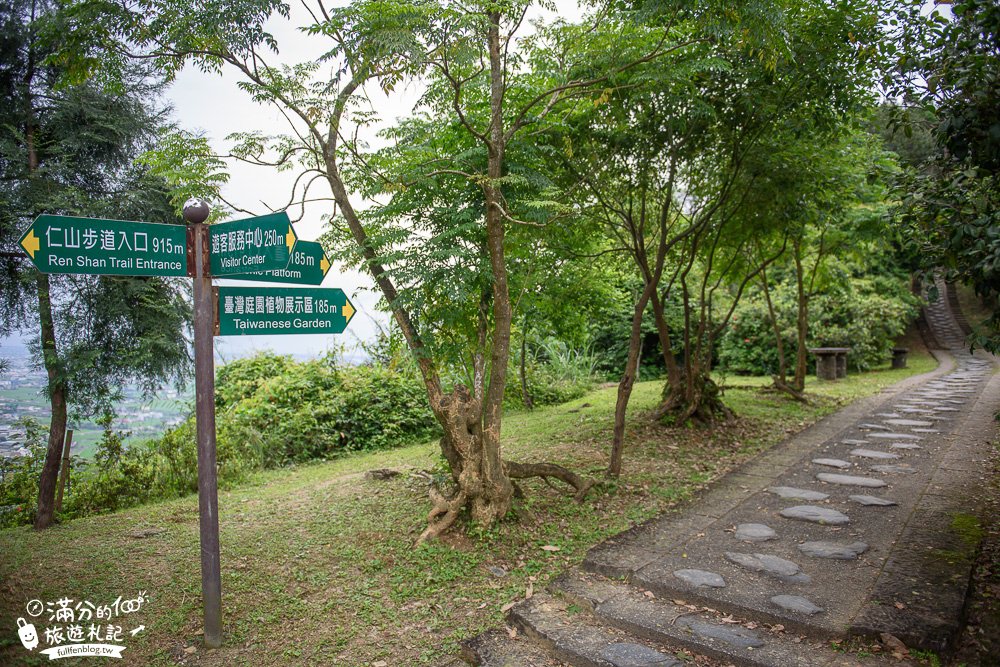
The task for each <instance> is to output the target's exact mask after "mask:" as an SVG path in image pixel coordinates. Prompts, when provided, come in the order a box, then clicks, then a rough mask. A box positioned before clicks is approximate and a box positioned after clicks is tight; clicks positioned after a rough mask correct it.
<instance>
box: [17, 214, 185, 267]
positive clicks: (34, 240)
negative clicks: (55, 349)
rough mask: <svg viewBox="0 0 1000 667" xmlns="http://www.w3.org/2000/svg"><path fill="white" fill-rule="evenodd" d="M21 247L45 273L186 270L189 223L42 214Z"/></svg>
mask: <svg viewBox="0 0 1000 667" xmlns="http://www.w3.org/2000/svg"><path fill="white" fill-rule="evenodd" d="M20 244H21V247H22V248H23V249H24V251H25V252H26V253H28V257H30V258H31V261H32V262H33V263H34V265H35V266H36V267H37V268H38V270H39V271H41V272H42V273H87V274H92V275H110V276H185V275H187V228H186V227H184V226H183V225H161V224H156V223H152V222H125V221H123V220H104V219H101V218H74V217H70V216H62V215H47V214H46V215H40V216H38V217H37V218H35V221H34V222H33V223H31V226H30V227H28V228H27V229H26V230H25V231H24V234H22V235H21V240H20Z"/></svg>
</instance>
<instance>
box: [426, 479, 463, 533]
mask: <svg viewBox="0 0 1000 667" xmlns="http://www.w3.org/2000/svg"><path fill="white" fill-rule="evenodd" d="M430 497H431V503H432V504H433V507H432V508H431V511H430V512H428V513H427V528H425V529H424V532H422V533H420V537H418V538H417V542H416V544H414V546H420V545H421V544H423V543H424V542H426V541H427V540H430V539H433V538H435V537H439V536H440V535H441V533H443V532H444V531H446V530H448V529H449V528H451V526H452V524H454V523H455V519H457V518H458V515H459V513H460V512H461V511H462V508H463V507H465V500H466V495H465V492H464V491H459V492H458V493H456V494H455V495H454V496H453V497H451V498H445V496H444V494H443V493H441V492H440V491H438V490H437V489H435V488H433V487H431V490H430Z"/></svg>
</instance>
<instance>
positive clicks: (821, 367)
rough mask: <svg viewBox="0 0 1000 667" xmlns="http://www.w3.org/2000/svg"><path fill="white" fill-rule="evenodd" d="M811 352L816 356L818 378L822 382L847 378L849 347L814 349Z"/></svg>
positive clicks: (810, 349)
mask: <svg viewBox="0 0 1000 667" xmlns="http://www.w3.org/2000/svg"><path fill="white" fill-rule="evenodd" d="M809 351H810V352H812V353H813V354H815V355H816V377H817V378H819V379H820V380H839V379H840V378H844V377H847V355H848V354H849V353H850V351H851V348H849V347H813V348H809Z"/></svg>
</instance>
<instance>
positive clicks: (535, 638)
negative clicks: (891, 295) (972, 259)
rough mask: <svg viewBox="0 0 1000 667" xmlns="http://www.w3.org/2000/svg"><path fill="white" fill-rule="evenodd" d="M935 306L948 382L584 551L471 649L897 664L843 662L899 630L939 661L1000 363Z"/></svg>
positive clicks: (910, 394)
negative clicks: (842, 646)
mask: <svg viewBox="0 0 1000 667" xmlns="http://www.w3.org/2000/svg"><path fill="white" fill-rule="evenodd" d="M939 290H940V292H941V294H940V297H939V299H938V300H937V302H936V303H934V304H931V305H930V306H928V307H927V308H926V309H925V317H926V320H927V322H928V324H929V325H930V327H931V329H932V330H933V333H934V337H935V338H936V339H937V341H938V342H939V344H941V345H944V346H947V347H948V350H947V351H937V352H936V354H937V356H938V357H939V359H940V360H941V362H942V363H941V365H940V366H939V368H938V369H937V370H936V371H934V372H932V373H929V374H927V375H923V376H919V377H915V378H910V379H909V380H906V381H904V382H902V383H900V384H897V385H896V386H894V387H892V388H890V389H889V390H887V391H885V392H883V393H882V394H880V395H879V396H876V397H873V398H871V399H867V400H864V401H861V402H859V403H856V404H854V405H852V406H850V407H849V408H847V409H845V410H843V411H841V412H839V413H837V414H836V415H833V416H831V417H829V418H827V419H825V420H823V421H822V422H820V423H819V424H817V425H815V426H814V427H812V428H810V429H808V430H807V431H805V432H804V433H802V434H800V435H798V436H796V437H795V438H793V439H791V440H789V441H788V442H786V443H783V444H782V445H780V446H778V447H777V448H775V449H773V450H771V451H769V452H767V453H765V454H763V455H762V456H759V457H757V458H756V459H754V460H753V461H750V462H749V463H748V464H747V465H745V466H743V467H742V468H741V469H739V470H738V471H736V472H735V473H732V474H730V475H728V476H727V477H726V478H725V479H723V480H721V482H720V483H719V484H717V485H715V486H714V487H713V489H711V490H710V491H709V492H708V493H706V494H705V495H703V496H702V497H700V498H699V499H698V500H696V501H694V502H693V503H691V504H690V506H689V507H688V508H687V509H686V510H685V511H683V512H682V513H680V514H674V515H668V516H664V517H661V518H659V519H655V520H653V521H650V522H647V523H645V524H643V525H641V526H638V527H636V528H634V529H632V530H630V531H627V532H625V533H623V534H621V535H619V536H617V537H615V538H612V539H611V540H608V541H607V542H605V543H603V544H601V545H598V546H597V547H595V548H594V549H592V550H591V551H590V553H589V554H588V556H587V558H586V560H585V562H584V564H583V566H582V567H581V568H578V569H574V570H571V571H569V572H567V573H565V574H563V575H562V576H561V577H559V578H558V579H557V580H556V581H555V582H554V583H553V585H552V586H551V587H550V589H551V591H550V593H547V594H539V595H536V596H535V597H533V598H532V599H531V600H527V601H525V602H523V603H521V604H519V605H517V606H515V607H514V608H513V609H511V611H510V613H509V622H510V623H511V625H512V626H513V627H515V628H517V629H518V631H519V632H518V633H517V635H516V636H515V637H514V638H512V637H511V636H510V634H509V633H508V632H503V631H498V632H492V633H487V634H485V635H482V636H480V637H478V638H476V639H475V640H472V641H470V642H468V643H467V645H466V650H465V656H464V657H465V658H466V659H467V660H468V661H469V662H471V663H473V664H481V665H488V666H497V667H499V666H505V667H517V666H521V665H524V666H529V665H536V666H541V665H564V664H568V665H587V666H601V667H608V666H610V667H646V666H649V667H651V666H653V665H657V666H669V665H679V664H682V663H680V662H679V661H678V660H677V659H676V651H677V649H678V648H684V649H687V650H689V651H691V652H693V653H694V654H696V655H700V656H708V657H709V658H711V659H714V660H718V661H720V663H721V664H730V663H734V664H741V665H772V666H775V667H786V666H794V665H857V664H864V665H869V664H882V663H883V662H885V663H886V664H889V663H890V662H891V663H893V664H900V663H899V662H897V661H894V660H890V659H889V658H887V657H884V658H879V657H868V658H861V657H858V656H857V655H854V654H845V653H838V652H835V651H833V650H831V648H830V645H831V641H834V640H841V639H844V638H845V637H848V636H851V635H861V636H863V637H872V638H878V637H879V636H880V634H881V633H890V634H892V635H894V636H895V637H897V638H899V639H900V640H902V641H903V642H904V643H905V644H906V645H907V646H911V647H918V648H924V649H930V650H935V651H944V650H946V649H947V648H948V645H949V642H950V641H951V640H952V638H953V637H954V636H955V634H956V632H957V631H958V630H959V629H960V624H961V615H962V609H963V605H964V601H965V595H966V592H967V589H968V582H969V576H970V572H971V566H972V562H973V560H974V555H975V549H976V546H977V544H976V539H977V538H976V531H975V530H974V525H975V524H974V516H975V512H976V507H974V506H973V504H972V502H971V500H970V499H969V498H970V493H969V491H970V489H974V488H977V487H978V486H979V485H980V484H982V482H983V480H982V475H983V474H984V472H983V466H982V462H983V461H985V459H986V456H987V447H988V446H989V445H988V443H989V442H990V441H991V440H992V439H993V438H995V437H996V434H997V433H996V431H995V430H994V429H995V426H994V425H995V422H993V420H992V414H993V412H994V410H995V409H996V408H997V406H1000V375H996V374H995V370H996V369H995V366H994V360H993V358H992V357H988V356H986V355H970V354H969V353H968V352H967V351H964V350H963V349H962V348H963V345H964V335H963V333H962V330H961V328H960V327H959V325H958V323H957V322H956V320H955V319H954V317H953V316H952V313H951V309H950V307H949V301H948V298H947V290H946V287H945V285H944V284H943V283H941V284H939Z"/></svg>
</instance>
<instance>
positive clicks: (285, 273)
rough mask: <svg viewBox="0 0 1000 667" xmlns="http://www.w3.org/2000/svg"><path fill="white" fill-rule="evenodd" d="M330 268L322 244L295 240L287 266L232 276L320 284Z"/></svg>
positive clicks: (243, 278)
mask: <svg viewBox="0 0 1000 667" xmlns="http://www.w3.org/2000/svg"><path fill="white" fill-rule="evenodd" d="M329 270H330V260H328V259H327V258H326V253H325V252H323V246H321V245H320V244H319V243H316V242H315V241H301V240H300V241H296V242H295V247H294V248H293V249H292V254H291V256H290V257H289V259H288V266H287V267H285V268H284V269H276V270H274V271H259V272H258V271H254V272H253V273H241V274H240V275H238V276H232V278H235V279H236V280H257V281H266V282H273V283H295V284H297V285H321V284H322V283H323V278H325V277H326V272H327V271H329Z"/></svg>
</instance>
